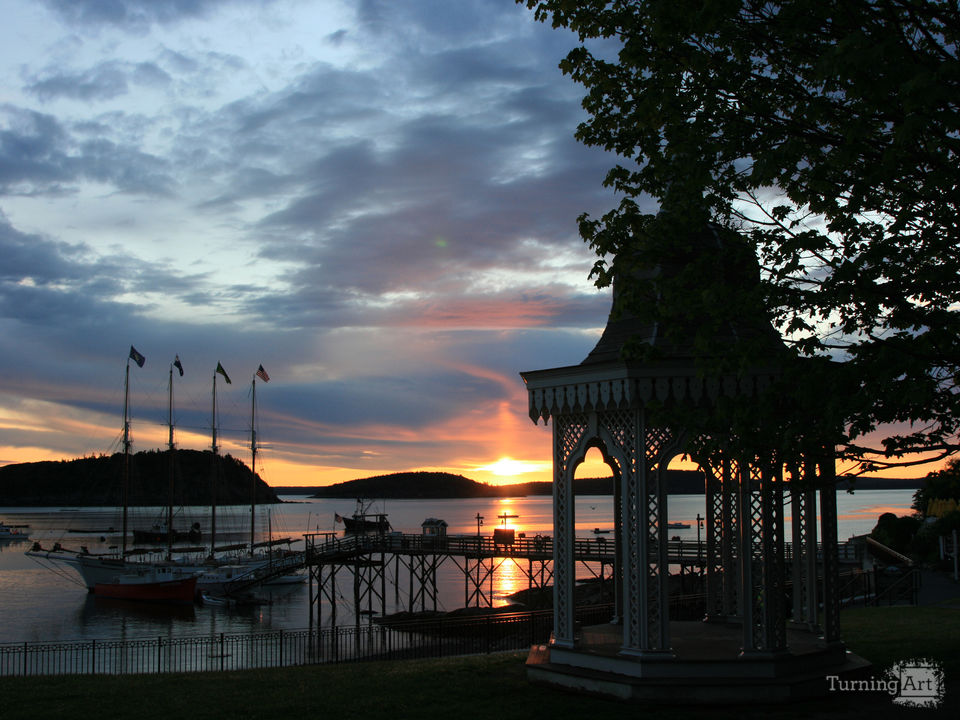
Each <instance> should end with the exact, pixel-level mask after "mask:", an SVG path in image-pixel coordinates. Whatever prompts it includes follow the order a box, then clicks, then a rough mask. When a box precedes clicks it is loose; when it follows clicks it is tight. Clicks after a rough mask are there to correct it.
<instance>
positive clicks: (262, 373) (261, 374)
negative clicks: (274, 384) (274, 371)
mask: <svg viewBox="0 0 960 720" xmlns="http://www.w3.org/2000/svg"><path fill="white" fill-rule="evenodd" d="M257 377H258V378H260V379H261V380H263V381H264V382H270V376H269V375H267V371H266V370H264V369H263V365H261V366H260V367H259V368H257Z"/></svg>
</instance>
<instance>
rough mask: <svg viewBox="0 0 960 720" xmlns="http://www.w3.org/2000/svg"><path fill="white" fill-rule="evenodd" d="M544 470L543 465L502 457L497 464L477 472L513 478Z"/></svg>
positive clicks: (484, 467) (480, 468) (485, 466)
mask: <svg viewBox="0 0 960 720" xmlns="http://www.w3.org/2000/svg"><path fill="white" fill-rule="evenodd" d="M543 469H544V464H543V463H539V462H529V461H526V460H514V459H513V458H509V457H502V458H500V459H499V460H497V461H496V462H495V463H492V464H490V465H484V466H483V467H479V468H477V470H485V471H487V472H490V473H493V474H494V475H499V476H501V477H512V476H514V475H522V474H524V473H531V472H539V471H541V470H543Z"/></svg>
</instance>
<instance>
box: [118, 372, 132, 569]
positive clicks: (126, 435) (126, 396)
mask: <svg viewBox="0 0 960 720" xmlns="http://www.w3.org/2000/svg"><path fill="white" fill-rule="evenodd" d="M129 412H130V358H129V357H128V358H127V371H126V373H125V374H124V378H123V489H122V491H121V495H122V498H123V537H122V538H121V540H120V558H121V559H125V558H126V557H127V505H128V503H129V492H130V490H129V486H130V415H129Z"/></svg>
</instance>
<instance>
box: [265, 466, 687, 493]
mask: <svg viewBox="0 0 960 720" xmlns="http://www.w3.org/2000/svg"><path fill="white" fill-rule="evenodd" d="M667 472H668V473H669V478H668V480H667V491H668V492H670V493H673V494H696V493H702V492H703V475H701V474H700V473H699V472H697V471H695V470H693V471H691V470H668V471H667ZM282 490H283V488H281V491H282ZM314 490H315V492H314V494H313V497H318V498H345V497H348V498H370V499H373V498H378V499H379V498H398V499H399V498H474V497H520V496H524V495H550V494H551V493H552V492H553V489H552V483H549V482H529V483H513V484H510V485H488V484H486V483H481V482H477V481H476V480H471V479H470V478H466V477H464V476H463V475H454V474H452V473H445V472H404V473H393V474H390V475H378V476H376V477H369V478H362V479H359V480H349V481H347V482H342V483H337V484H335V485H329V486H327V487H318V488H314ZM574 492H575V493H576V494H577V495H612V494H613V479H612V478H583V479H579V480H575V481H574Z"/></svg>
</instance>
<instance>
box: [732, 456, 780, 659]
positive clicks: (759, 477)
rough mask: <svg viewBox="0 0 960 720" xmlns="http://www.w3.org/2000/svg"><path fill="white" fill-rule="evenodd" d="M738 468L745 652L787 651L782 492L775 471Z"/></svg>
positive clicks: (755, 466) (753, 653)
mask: <svg viewBox="0 0 960 720" xmlns="http://www.w3.org/2000/svg"><path fill="white" fill-rule="evenodd" d="M743 465H744V464H743V463H741V468H740V478H741V479H740V496H741V504H740V507H741V511H742V515H741V518H740V541H741V549H742V551H741V553H740V556H741V557H740V560H741V580H742V583H741V587H742V597H743V650H742V652H743V654H745V655H747V654H751V655H756V654H762V655H772V654H776V653H781V652H785V651H786V626H785V617H784V599H783V589H784V573H783V493H782V479H781V478H780V474H779V471H775V470H774V469H773V468H772V467H770V466H765V465H764V466H761V465H747V466H746V467H744V466H743Z"/></svg>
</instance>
